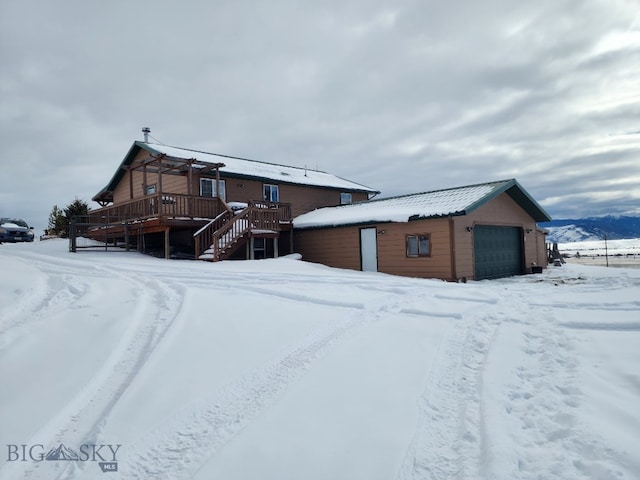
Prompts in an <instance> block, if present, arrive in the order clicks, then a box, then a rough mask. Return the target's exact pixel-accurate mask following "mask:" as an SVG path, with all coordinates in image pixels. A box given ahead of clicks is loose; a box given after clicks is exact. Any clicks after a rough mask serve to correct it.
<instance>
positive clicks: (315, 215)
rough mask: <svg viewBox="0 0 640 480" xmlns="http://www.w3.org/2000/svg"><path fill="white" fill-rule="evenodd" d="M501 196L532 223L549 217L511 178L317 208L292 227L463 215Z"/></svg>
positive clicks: (297, 219)
mask: <svg viewBox="0 0 640 480" xmlns="http://www.w3.org/2000/svg"><path fill="white" fill-rule="evenodd" d="M502 193H506V194H507V195H509V196H510V197H511V198H512V199H513V200H514V201H515V202H516V203H517V204H518V205H520V207H521V208H522V209H523V210H525V211H526V212H527V213H528V214H529V215H530V216H531V217H532V218H533V219H534V220H535V221H536V222H543V221H548V220H547V219H549V218H551V217H549V215H548V214H547V213H546V212H545V211H544V209H543V208H542V207H541V206H540V205H538V203H537V202H536V201H535V200H534V199H533V198H532V197H531V196H530V195H529V194H528V193H527V192H526V191H525V190H524V188H522V186H520V184H519V183H518V182H517V181H516V180H515V179H511V180H500V181H496V182H489V183H482V184H477V185H468V186H464V187H456V188H448V189H445V190H435V191H430V192H423V193H415V194H411V195H402V196H398V197H391V198H386V199H379V200H371V201H368V202H362V203H355V204H352V205H344V206H340V207H326V208H320V209H317V210H314V211H312V212H308V213H305V214H303V215H300V216H299V217H297V218H295V219H294V226H295V227H296V228H314V227H315V228H321V227H329V226H339V225H353V224H363V223H374V222H376V223H381V222H408V221H411V220H418V219H424V218H438V217H450V216H458V215H467V214H470V213H471V212H473V211H474V210H477V209H478V208H480V207H481V206H483V205H485V204H486V203H487V202H489V201H491V200H492V199H494V198H495V197H497V196H498V195H500V194H502Z"/></svg>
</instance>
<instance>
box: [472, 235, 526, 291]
mask: <svg viewBox="0 0 640 480" xmlns="http://www.w3.org/2000/svg"><path fill="white" fill-rule="evenodd" d="M473 251H474V259H475V278H476V280H482V279H484V278H499V277H508V276H511V275H521V274H522V271H523V270H522V268H523V264H524V258H523V255H522V229H521V228H517V227H494V226H484V225H476V226H475V227H474V229H473Z"/></svg>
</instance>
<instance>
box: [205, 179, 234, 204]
mask: <svg viewBox="0 0 640 480" xmlns="http://www.w3.org/2000/svg"><path fill="white" fill-rule="evenodd" d="M218 187H219V189H220V198H221V199H222V200H224V201H226V200H227V188H226V185H225V182H224V180H220V182H219V183H218ZM200 196H201V197H217V196H218V192H217V191H216V179H215V178H201V179H200Z"/></svg>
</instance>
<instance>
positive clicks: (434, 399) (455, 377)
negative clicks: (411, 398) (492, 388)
mask: <svg viewBox="0 0 640 480" xmlns="http://www.w3.org/2000/svg"><path fill="white" fill-rule="evenodd" d="M448 298H449V299H454V300H455V299H457V300H459V301H460V302H471V303H473V304H477V303H479V304H486V305H487V306H486V307H484V308H482V307H480V308H478V307H475V310H474V313H473V314H467V315H463V316H462V317H461V319H460V320H458V321H456V322H454V323H452V324H451V326H450V328H449V331H448V333H447V334H446V335H445V336H444V337H443V339H442V341H441V342H440V344H439V347H438V349H437V350H436V351H435V352H434V353H433V362H432V367H431V371H430V374H429V377H428V379H427V382H426V385H425V389H424V391H423V393H422V395H421V397H420V398H419V400H418V403H419V410H420V412H419V420H418V426H417V429H416V432H415V434H414V436H413V439H412V440H411V442H410V444H409V446H408V448H407V452H406V454H405V458H404V460H403V463H402V465H401V467H400V469H399V471H398V474H397V478H398V479H399V480H418V479H438V480H440V479H463V478H469V479H471V478H474V479H478V478H482V477H484V474H485V472H484V471H483V465H484V464H485V457H486V455H487V453H486V451H485V444H486V440H485V435H486V432H485V425H484V419H483V405H482V395H481V391H482V373H483V369H484V365H485V363H486V360H487V354H488V352H489V349H490V346H491V343H492V341H493V339H494V338H495V336H496V333H497V331H498V329H499V327H500V324H501V323H502V321H503V315H502V314H500V313H495V311H496V308H495V306H494V304H495V303H496V302H497V300H494V299H479V298H470V297H468V296H461V297H458V298H454V297H450V296H448ZM465 317H466V318H465Z"/></svg>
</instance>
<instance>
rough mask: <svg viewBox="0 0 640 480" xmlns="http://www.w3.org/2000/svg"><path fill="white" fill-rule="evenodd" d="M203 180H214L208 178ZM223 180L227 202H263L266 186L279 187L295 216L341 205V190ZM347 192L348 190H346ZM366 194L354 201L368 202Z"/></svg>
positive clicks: (196, 180)
mask: <svg viewBox="0 0 640 480" xmlns="http://www.w3.org/2000/svg"><path fill="white" fill-rule="evenodd" d="M203 178H214V177H213V176H206V177H203ZM199 179H200V177H199V176H198V177H197V178H195V176H194V186H193V195H198V194H199V193H200V184H199V182H200V180H199ZM220 179H221V180H225V188H226V190H227V202H245V203H248V202H249V201H251V200H263V199H264V198H263V187H264V185H265V184H268V185H278V190H279V194H280V202H281V203H290V204H292V210H293V216H294V217H296V216H298V215H302V214H303V213H306V212H309V211H311V210H315V209H316V208H321V207H332V206H336V205H340V193H341V191H339V190H331V189H327V188H320V187H311V186H304V185H290V184H284V183H280V184H279V183H277V182H269V181H264V182H263V181H259V180H247V179H242V178H233V177H225V176H224V174H221V175H220ZM345 191H346V190H345ZM367 198H368V197H367V194H366V193H360V192H353V193H352V199H353V201H354V202H358V201H365V200H367Z"/></svg>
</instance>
